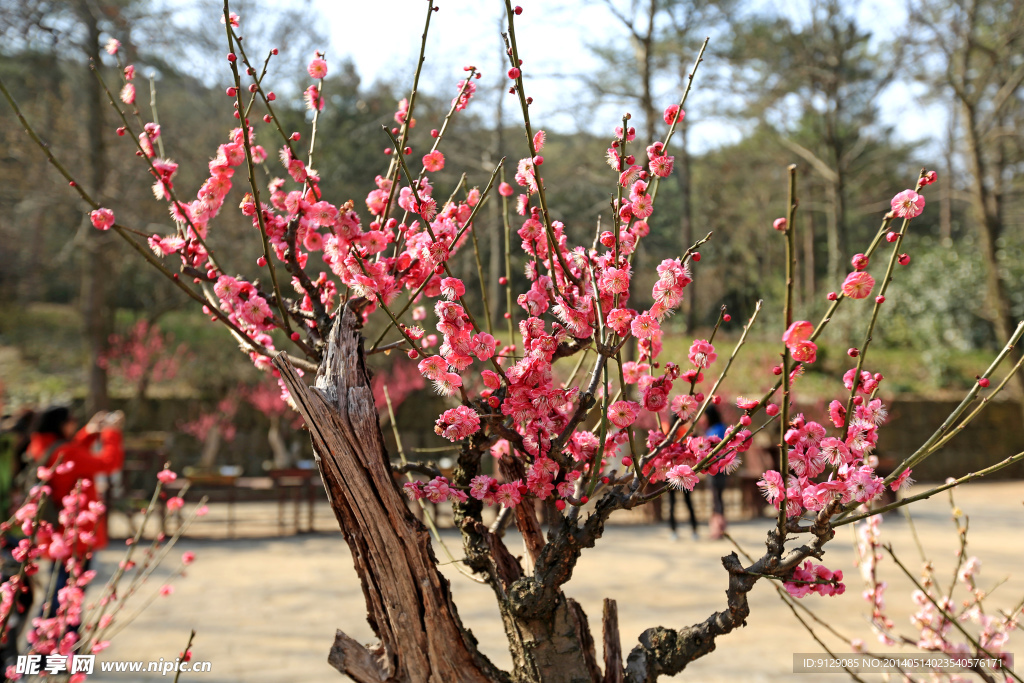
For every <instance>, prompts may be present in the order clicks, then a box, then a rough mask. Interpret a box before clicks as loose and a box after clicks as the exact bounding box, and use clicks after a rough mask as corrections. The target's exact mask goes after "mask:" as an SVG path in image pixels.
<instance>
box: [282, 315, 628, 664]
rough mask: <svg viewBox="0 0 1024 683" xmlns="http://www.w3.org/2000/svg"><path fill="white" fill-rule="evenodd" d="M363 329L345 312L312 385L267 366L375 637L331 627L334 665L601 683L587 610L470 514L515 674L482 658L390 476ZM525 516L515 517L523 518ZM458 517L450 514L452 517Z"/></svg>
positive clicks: (290, 371) (533, 531)
mask: <svg viewBox="0 0 1024 683" xmlns="http://www.w3.org/2000/svg"><path fill="white" fill-rule="evenodd" d="M358 327H359V323H358V315H357V314H355V313H354V312H353V311H352V310H351V309H350V308H346V310H345V311H344V313H343V314H342V315H341V316H339V319H338V320H337V321H336V322H335V324H334V327H333V328H332V331H331V334H330V339H329V341H328V348H327V350H326V356H325V358H324V361H323V362H322V364H321V366H320V369H319V372H318V373H317V377H316V380H315V382H314V385H313V386H312V387H308V386H306V383H305V382H304V381H303V379H302V378H301V377H300V376H299V375H298V373H297V372H296V370H295V369H294V367H293V366H292V365H291V363H290V362H289V361H288V358H287V356H286V355H285V354H281V355H280V356H278V358H277V359H275V361H274V363H275V365H276V366H277V368H278V369H279V370H280V372H281V377H282V379H283V381H284V382H285V384H286V385H287V387H288V390H289V391H290V392H291V395H292V399H293V401H294V403H295V406H296V408H297V409H298V411H299V413H301V414H302V416H303V418H304V419H305V421H306V425H307V427H308V429H309V432H310V437H311V438H312V441H313V447H314V451H315V453H316V456H317V462H318V464H319V468H320V472H321V475H322V476H323V480H324V484H325V487H326V489H327V495H328V498H329V500H330V503H331V507H332V508H333V509H334V512H335V516H336V517H337V519H338V524H339V525H340V526H341V531H342V534H343V535H344V538H345V540H346V542H347V543H348V545H349V548H350V549H351V551H352V558H353V560H354V562H355V566H356V572H357V573H358V574H359V577H360V579H361V581H362V585H363V593H364V595H365V597H366V607H367V613H368V620H369V622H370V625H371V627H372V628H373V630H374V632H375V633H376V634H377V636H378V637H379V639H380V642H379V643H377V644H375V645H373V646H368V647H367V646H363V645H362V644H360V643H357V642H356V641H354V640H353V639H352V638H350V637H349V636H347V635H345V634H344V633H343V632H341V631H338V632H337V636H336V640H335V644H334V647H333V648H332V650H331V653H330V657H329V661H330V663H331V664H332V665H333V666H334V667H335V668H337V669H338V670H339V671H341V672H343V673H345V674H347V675H348V676H350V677H351V678H352V679H354V680H355V681H357V682H358V683H369V682H374V683H383V682H392V681H394V682H399V681H401V682H405V681H408V682H410V683H421V682H424V683H425V682H434V683H449V682H452V681H467V682H479V681H487V682H500V683H511V682H512V681H515V682H516V683H598V682H600V681H602V680H604V677H603V675H602V673H601V671H600V667H599V666H598V664H597V660H596V657H595V654H594V641H593V637H592V636H591V634H590V629H589V626H588V623H587V618H586V615H585V614H584V613H583V610H582V609H581V608H580V606H579V605H578V604H577V603H576V602H575V601H573V600H571V599H569V598H567V597H565V596H564V595H563V594H562V592H561V591H560V590H559V589H558V588H557V586H555V587H547V588H545V587H542V586H539V585H538V584H539V583H540V582H538V581H537V580H536V579H535V577H532V576H528V575H527V574H526V572H524V571H523V569H522V566H521V565H520V562H519V561H518V560H517V558H515V557H513V556H512V555H511V554H510V553H509V551H508V550H507V549H506V548H505V546H504V544H503V542H502V541H501V539H500V538H498V537H497V536H493V535H491V534H489V533H488V532H487V530H486V528H484V527H483V525H482V524H480V523H479V522H478V519H479V516H478V512H479V510H478V509H477V510H476V512H477V514H476V515H473V517H474V518H475V519H470V518H468V517H467V518H465V519H466V525H469V526H473V527H474V529H473V530H470V529H469V528H468V526H467V527H466V528H465V529H464V535H465V537H466V538H470V539H476V540H478V541H480V542H481V543H482V544H483V546H484V547H483V548H482V552H481V556H485V557H486V560H485V563H486V564H487V565H488V566H490V567H491V571H487V570H481V573H482V574H483V575H485V576H486V577H487V580H488V583H490V584H491V585H492V587H493V588H495V592H496V597H497V602H498V609H499V612H500V613H501V618H502V620H503V621H504V624H505V631H506V634H507V636H508V639H509V642H508V644H507V647H508V648H509V649H510V652H511V654H512V659H513V663H514V670H513V672H512V673H506V672H504V671H501V670H499V669H498V668H497V667H495V666H494V665H493V664H492V663H491V662H490V661H489V660H488V659H487V658H486V657H485V656H484V655H482V654H481V653H480V652H479V650H478V648H477V646H476V641H475V639H474V638H473V635H472V634H471V633H470V632H469V630H468V629H466V628H465V626H464V625H463V624H462V622H461V620H460V619H459V616H458V611H457V609H456V607H455V604H454V603H453V601H452V596H451V591H450V586H449V583H448V581H447V579H445V577H444V576H443V575H442V574H441V572H440V571H438V568H437V560H436V558H435V556H434V553H433V549H432V547H431V542H430V536H429V533H428V532H427V530H426V528H425V527H424V526H423V525H422V524H421V523H420V522H419V521H417V520H416V518H415V517H414V516H413V515H412V513H411V512H410V511H409V509H408V506H407V505H406V502H405V499H404V497H403V494H402V492H401V491H400V490H399V487H398V486H397V484H396V483H395V480H394V479H393V477H392V471H391V468H390V464H389V461H388V456H387V452H386V451H385V448H384V442H383V438H382V435H381V432H380V428H379V421H378V414H377V410H376V408H375V406H374V402H373V394H372V392H371V391H370V377H369V373H368V371H367V369H366V365H365V362H364V355H363V347H362V344H363V339H362V337H361V335H360V334H359V331H358ZM470 503H471V504H472V505H479V503H478V502H477V501H473V500H471V501H470ZM525 510H526V507H525V506H523V510H519V511H518V512H519V513H520V515H519V516H520V517H523V513H524V512H525ZM463 513H464V510H462V511H457V518H463ZM531 513H532V510H531ZM529 518H532V524H530V525H529V526H530V528H529V529H528V530H527V536H529V537H531V538H532V539H534V541H533V543H532V545H531V547H530V548H529V551H530V553H531V554H536V553H539V552H540V547H539V546H540V544H543V538H542V536H541V535H540V534H541V532H540V528H539V526H537V525H536V519H535V518H533V516H532V514H531V515H529ZM526 519H527V518H526V517H523V519H521V520H519V523H520V525H522V524H524V523H525V520H526ZM496 565H500V567H498V568H497V569H495V567H496ZM476 568H478V569H479V567H476ZM538 593H544V596H545V597H543V598H541V597H540V596H539V595H538ZM617 637H618V636H617V634H615V638H616V639H617ZM503 646H505V645H504V644H503ZM619 666H621V664H619ZM611 680H615V679H614V678H613V679H611Z"/></svg>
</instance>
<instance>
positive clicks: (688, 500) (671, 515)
mask: <svg viewBox="0 0 1024 683" xmlns="http://www.w3.org/2000/svg"><path fill="white" fill-rule="evenodd" d="M668 427H669V425H668V422H665V423H663V425H662V429H663V430H667V429H668ZM684 431H685V430H684V429H683V428H682V427H680V429H679V431H677V432H676V434H677V436H682V434H683V433H684ZM680 493H681V494H683V504H685V505H686V510H687V512H689V513H690V534H691V535H692V536H693V538H694V540H696V539H697V538H698V536H697V513H696V512H694V509H693V498H692V497H691V494H690V492H689V491H687V490H686V489H682V490H681V491H677V490H676V489H675V487H672V486H670V487H669V489H668V528H669V535H670V536H671V538H672V540H673V541H676V540H678V539H679V525H678V523H677V522H676V496H677V495H678V494H680Z"/></svg>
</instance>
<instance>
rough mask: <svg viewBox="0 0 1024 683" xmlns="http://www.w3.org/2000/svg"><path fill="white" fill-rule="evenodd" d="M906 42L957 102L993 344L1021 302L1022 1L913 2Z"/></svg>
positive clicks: (926, 77)
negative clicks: (1016, 267) (1017, 257)
mask: <svg viewBox="0 0 1024 683" xmlns="http://www.w3.org/2000/svg"><path fill="white" fill-rule="evenodd" d="M906 38H907V41H908V43H909V44H911V45H913V46H914V47H915V56H916V57H917V58H918V59H920V60H922V61H921V63H920V64H919V66H918V68H917V70H916V73H917V75H918V78H919V79H920V80H921V81H923V82H924V83H925V84H926V85H927V86H928V87H929V88H930V89H931V90H932V92H933V93H934V94H935V95H936V96H938V97H939V98H941V99H942V100H944V101H950V100H952V101H953V102H955V103H956V108H955V110H954V111H953V112H952V115H951V116H950V127H951V128H952V129H953V130H956V131H957V133H958V134H959V137H960V139H961V140H962V143H963V148H962V150H963V155H962V160H963V161H962V164H963V167H962V168H963V171H964V172H965V173H966V174H967V176H968V177H969V185H968V192H969V196H970V200H971V205H972V207H973V211H974V218H975V220H974V221H973V222H974V224H975V225H976V226H977V231H976V234H977V237H978V242H979V246H980V251H981V255H982V259H983V261H984V264H985V274H986V277H985V285H986V292H985V294H986V296H985V303H986V308H987V310H988V311H989V316H990V319H991V323H992V326H993V328H994V329H995V331H996V336H997V338H998V339H1000V340H1005V339H1008V338H1009V337H1008V335H1009V334H1011V333H1012V328H1013V327H1014V325H1013V324H1012V323H1011V319H1012V316H1013V309H1014V304H1015V302H1014V298H1016V299H1017V306H1019V305H1020V297H1021V294H1020V288H1019V286H1018V285H1019V281H1018V280H1015V278H1014V277H1013V276H1012V275H1011V272H1014V271H1013V270H1012V266H1010V265H1009V261H1010V259H1008V258H1007V257H1008V256H1010V254H1015V253H1019V251H1018V250H1017V249H1014V248H1013V245H1014V244H1017V245H1019V244H1020V242H1021V231H1020V221H1019V220H1017V219H1015V218H1014V215H1015V212H1016V211H1017V210H1018V208H1019V207H1020V197H1021V181H1020V174H1018V173H1015V172H1014V169H1015V168H1016V167H1017V166H1018V165H1019V164H1020V163H1021V161H1022V160H1024V147H1022V145H1021V136H1020V133H1019V131H1020V130H1021V124H1022V123H1024V88H1022V85H1024V3H1022V2H1020V1H1019V0H1003V1H996V0H952V1H950V0H928V2H913V3H911V5H910V17H909V22H908V28H907V36H906ZM1011 226H1013V227H1015V228H1016V230H1014V231H1011V230H1010V228H1011ZM1018 249H1019V247H1018ZM1022 386H1024V384H1022Z"/></svg>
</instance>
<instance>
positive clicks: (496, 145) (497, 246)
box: [485, 16, 512, 344]
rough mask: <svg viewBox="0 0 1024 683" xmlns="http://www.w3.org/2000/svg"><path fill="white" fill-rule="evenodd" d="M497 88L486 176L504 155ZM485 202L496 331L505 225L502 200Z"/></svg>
mask: <svg viewBox="0 0 1024 683" xmlns="http://www.w3.org/2000/svg"><path fill="white" fill-rule="evenodd" d="M503 26H504V19H503V17H501V16H499V17H498V28H499V33H500V29H501V28H502V27H503ZM496 42H497V44H498V46H499V47H500V48H501V55H499V57H500V58H501V59H504V58H505V45H504V43H503V42H502V41H501V40H498V41H496ZM499 63H501V62H499ZM498 87H499V90H498V97H497V106H496V111H495V117H494V135H492V136H491V154H490V159H489V160H488V161H487V163H486V165H487V166H489V167H490V168H487V169H485V170H487V171H488V172H489V171H491V170H492V169H493V167H494V164H496V163H498V160H499V159H501V157H502V156H503V155H504V153H505V140H504V137H505V121H504V118H505V117H504V114H505V104H504V103H505V98H504V97H503V95H504V94H505V83H504V81H501V82H500V83H499V86H498ZM488 201H490V203H491V206H490V209H489V217H490V224H491V231H490V261H489V263H488V283H487V284H488V287H489V288H490V289H489V290H488V298H489V299H490V300H491V323H492V324H493V325H495V328H497V325H498V323H499V321H500V320H501V311H502V309H504V306H503V303H504V299H503V297H502V296H501V286H500V285H499V284H498V279H499V278H500V277H501V270H502V267H503V266H504V265H505V259H504V258H503V257H504V254H505V246H504V240H505V230H504V225H505V224H504V223H503V222H502V218H501V198H500V197H498V196H497V194H495V196H493V197H491V198H490V199H489V200H488ZM507 343H509V344H511V343H512V340H511V339H509V340H508V342H507Z"/></svg>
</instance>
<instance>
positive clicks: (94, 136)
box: [76, 2, 113, 414]
mask: <svg viewBox="0 0 1024 683" xmlns="http://www.w3.org/2000/svg"><path fill="white" fill-rule="evenodd" d="M76 10H77V12H78V15H79V19H80V20H81V21H82V23H83V24H84V25H85V29H86V38H85V51H86V57H88V59H89V61H90V62H92V63H93V64H95V65H96V66H97V68H98V67H99V65H100V28H99V25H98V18H97V17H96V16H95V15H94V14H93V12H92V9H91V8H90V6H89V4H88V3H86V2H79V3H77V5H76ZM83 85H84V89H85V97H86V106H85V127H86V136H87V139H88V146H89V148H88V155H87V158H88V159H89V171H90V173H89V189H90V190H92V193H93V196H94V197H102V196H103V186H104V184H105V182H106V178H107V159H106V143H105V142H104V138H103V133H104V123H103V92H102V90H101V89H100V86H99V83H98V82H97V81H96V78H95V76H94V75H93V74H92V73H91V72H90V70H89V68H88V67H86V73H85V74H84V83H83ZM84 238H85V239H84V242H85V245H84V247H85V248H84V249H83V250H82V293H81V299H80V305H81V310H82V318H83V321H84V324H85V338H86V344H87V347H88V350H89V367H88V378H87V383H86V387H87V395H86V401H85V408H86V412H87V413H89V414H92V413H94V412H96V411H97V410H104V409H106V408H107V407H108V405H109V397H108V395H107V371H106V369H105V368H104V367H103V364H102V362H101V360H100V359H101V358H102V356H103V354H104V352H106V350H107V340H108V338H109V337H110V332H111V329H112V320H111V318H112V315H111V310H110V306H109V305H108V302H107V298H108V296H109V292H108V288H107V283H108V282H111V281H113V278H112V277H111V272H110V268H111V264H110V263H109V260H110V259H109V257H108V255H107V254H106V250H108V249H109V248H110V245H111V242H110V240H109V235H107V234H106V233H104V232H101V231H99V230H94V229H93V228H92V227H91V226H89V225H86V226H85V228H84Z"/></svg>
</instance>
